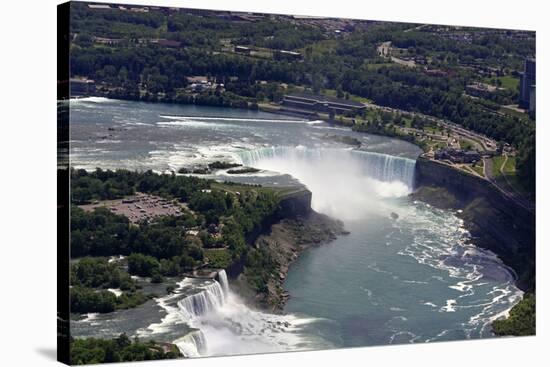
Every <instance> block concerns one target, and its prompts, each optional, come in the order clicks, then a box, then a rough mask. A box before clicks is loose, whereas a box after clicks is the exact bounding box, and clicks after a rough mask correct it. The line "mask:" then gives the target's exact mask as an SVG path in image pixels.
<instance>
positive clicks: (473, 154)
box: [434, 149, 481, 163]
mask: <svg viewBox="0 0 550 367" xmlns="http://www.w3.org/2000/svg"><path fill="white" fill-rule="evenodd" d="M434 158H435V159H437V160H440V161H443V160H446V161H451V162H453V163H475V162H478V161H479V160H481V154H479V152H477V151H475V150H462V149H440V150H438V151H436V152H435V153H434Z"/></svg>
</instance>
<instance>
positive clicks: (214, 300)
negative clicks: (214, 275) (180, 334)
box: [178, 281, 226, 320]
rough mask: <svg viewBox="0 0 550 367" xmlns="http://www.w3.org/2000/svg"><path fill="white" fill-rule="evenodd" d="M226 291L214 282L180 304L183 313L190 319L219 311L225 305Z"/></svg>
mask: <svg viewBox="0 0 550 367" xmlns="http://www.w3.org/2000/svg"><path fill="white" fill-rule="evenodd" d="M225 297H226V294H225V291H224V289H223V288H222V286H221V285H220V283H218V282H216V281H214V282H212V283H211V284H209V285H207V286H205V287H204V288H203V289H201V291H200V292H197V293H195V294H192V295H190V296H187V297H185V298H184V299H182V300H180V301H179V302H178V307H179V309H180V311H181V313H182V314H183V315H184V316H185V317H186V318H187V319H188V320H190V319H193V318H195V317H198V316H204V315H206V314H207V313H209V312H211V311H214V310H217V309H218V308H220V307H222V306H223V305H224V303H225Z"/></svg>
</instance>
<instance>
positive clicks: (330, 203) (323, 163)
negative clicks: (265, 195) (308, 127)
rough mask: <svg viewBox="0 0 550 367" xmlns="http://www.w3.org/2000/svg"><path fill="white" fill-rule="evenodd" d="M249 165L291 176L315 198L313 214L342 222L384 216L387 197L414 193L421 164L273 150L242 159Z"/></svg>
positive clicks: (354, 153) (338, 152) (335, 152)
mask: <svg viewBox="0 0 550 367" xmlns="http://www.w3.org/2000/svg"><path fill="white" fill-rule="evenodd" d="M239 158H240V159H241V161H242V163H243V164H245V165H247V166H252V167H257V168H262V169H267V170H271V171H276V172H281V173H288V174H290V175H292V176H293V177H295V178H297V179H298V180H300V182H302V183H303V184H305V185H306V186H307V187H308V188H309V189H310V191H312V193H313V199H312V207H313V209H315V210H317V211H319V212H322V213H325V214H328V215H331V216H333V217H335V218H338V219H342V220H353V219H360V218H364V217H365V214H366V213H369V212H373V211H380V210H381V209H382V207H383V206H384V205H385V204H384V202H383V200H380V199H384V198H396V197H401V196H405V195H407V194H409V193H410V192H411V191H412V188H413V183H414V182H413V181H414V169H415V161H414V160H412V159H407V158H400V157H394V156H391V155H387V154H380V153H373V152H365V151H358V150H350V149H311V148H306V147H303V146H298V147H291V148H289V147H270V148H262V149H257V150H253V151H245V152H241V153H240V154H239Z"/></svg>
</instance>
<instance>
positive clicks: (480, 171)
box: [472, 161, 485, 177]
mask: <svg viewBox="0 0 550 367" xmlns="http://www.w3.org/2000/svg"><path fill="white" fill-rule="evenodd" d="M472 169H473V170H474V171H476V172H477V173H478V174H479V175H480V176H481V177H485V172H484V170H483V161H481V162H478V163H476V165H475V166H472Z"/></svg>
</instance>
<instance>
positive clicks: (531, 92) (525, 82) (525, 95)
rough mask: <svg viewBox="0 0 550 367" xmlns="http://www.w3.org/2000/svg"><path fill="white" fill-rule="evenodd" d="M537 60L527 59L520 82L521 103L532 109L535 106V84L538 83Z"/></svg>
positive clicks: (524, 106)
mask: <svg viewBox="0 0 550 367" xmlns="http://www.w3.org/2000/svg"><path fill="white" fill-rule="evenodd" d="M536 70H537V65H536V60H535V59H534V58H527V59H525V66H524V70H523V73H521V78H520V82H519V105H520V107H523V108H527V109H529V110H531V109H532V108H534V107H535V85H536Z"/></svg>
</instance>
